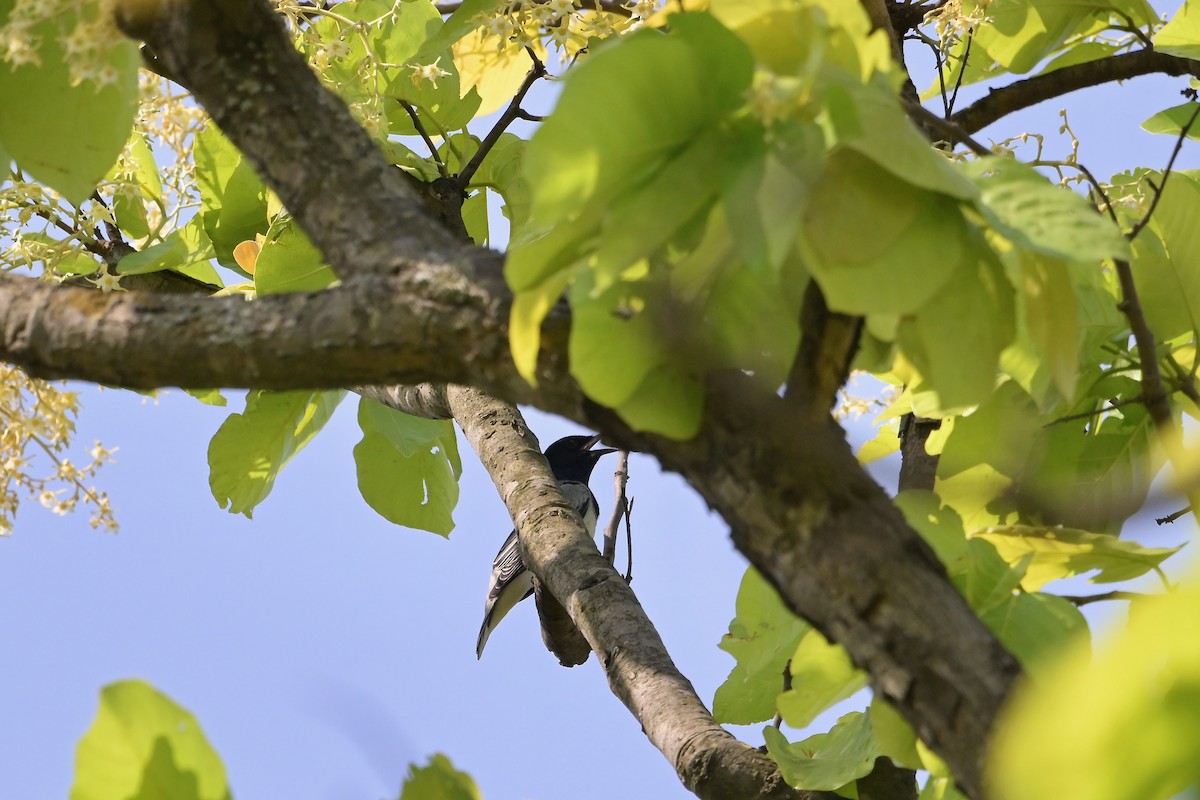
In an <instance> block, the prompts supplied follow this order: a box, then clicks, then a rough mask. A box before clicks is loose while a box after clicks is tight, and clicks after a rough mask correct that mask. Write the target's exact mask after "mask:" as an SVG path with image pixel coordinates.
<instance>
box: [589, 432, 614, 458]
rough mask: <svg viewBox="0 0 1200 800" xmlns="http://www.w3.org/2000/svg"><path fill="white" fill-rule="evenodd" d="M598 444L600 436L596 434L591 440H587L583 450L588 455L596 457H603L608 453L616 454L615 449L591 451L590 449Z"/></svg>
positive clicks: (603, 448) (604, 448)
mask: <svg viewBox="0 0 1200 800" xmlns="http://www.w3.org/2000/svg"><path fill="white" fill-rule="evenodd" d="M598 444H600V434H596V435H595V436H593V437H592V438H590V439H588V440H587V442H586V445H587V446H586V447H585V448H584V449H585V450H587V451H588V452H590V453H594V454H595V455H597V456H603V455H607V454H609V453H615V452H617V448H615V447H602V448H600V449H599V450H593V449H592V448H593V447H595V446H596V445H598Z"/></svg>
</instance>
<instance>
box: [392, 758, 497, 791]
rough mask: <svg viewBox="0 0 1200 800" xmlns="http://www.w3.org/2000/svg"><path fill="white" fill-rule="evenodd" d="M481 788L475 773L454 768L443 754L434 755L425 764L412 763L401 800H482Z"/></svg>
mask: <svg viewBox="0 0 1200 800" xmlns="http://www.w3.org/2000/svg"><path fill="white" fill-rule="evenodd" d="M481 797H482V795H480V793H479V787H477V786H476V785H475V781H473V780H471V776H470V775H468V774H467V773H465V772H461V771H459V770H457V769H455V768H454V765H453V764H451V763H450V759H448V758H446V757H445V756H444V755H442V754H441V753H435V754H434V755H433V756H431V757H430V759H429V763H428V764H427V765H426V766H424V767H418V766H416V765H415V764H411V765H409V768H408V776H407V777H405V779H404V788H403V790H401V792H400V800H480V798H481Z"/></svg>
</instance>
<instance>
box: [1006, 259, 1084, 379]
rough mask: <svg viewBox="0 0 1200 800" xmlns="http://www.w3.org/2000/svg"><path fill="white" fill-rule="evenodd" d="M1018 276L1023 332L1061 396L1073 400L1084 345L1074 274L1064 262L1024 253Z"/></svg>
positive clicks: (1018, 296) (1019, 262)
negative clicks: (1080, 330) (1081, 344)
mask: <svg viewBox="0 0 1200 800" xmlns="http://www.w3.org/2000/svg"><path fill="white" fill-rule="evenodd" d="M1015 278H1016V279H1015V280H1014V283H1015V284H1016V287H1017V298H1018V305H1019V308H1020V314H1019V318H1020V320H1021V322H1022V323H1023V324H1024V325H1023V327H1024V330H1023V333H1025V335H1026V336H1027V337H1028V341H1029V342H1030V343H1031V344H1032V345H1033V346H1034V348H1036V350H1037V353H1038V355H1039V356H1040V360H1041V364H1042V365H1043V366H1044V368H1045V369H1046V371H1047V372H1048V374H1049V375H1050V377H1051V378H1052V380H1053V382H1054V385H1055V387H1056V388H1057V389H1058V392H1059V395H1060V396H1061V397H1062V398H1063V399H1065V400H1067V401H1068V402H1069V401H1071V400H1072V399H1074V396H1075V380H1076V378H1077V376H1078V372H1079V346H1080V332H1079V311H1078V309H1077V307H1076V301H1075V287H1074V285H1073V283H1072V282H1071V273H1070V271H1069V270H1068V269H1067V265H1066V264H1064V263H1061V262H1059V261H1056V260H1054V259H1051V258H1045V257H1042V256H1039V255H1035V254H1033V253H1030V252H1022V253H1021V254H1020V257H1019V259H1018V266H1017V269H1016V275H1015Z"/></svg>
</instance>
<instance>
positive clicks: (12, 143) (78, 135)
mask: <svg viewBox="0 0 1200 800" xmlns="http://www.w3.org/2000/svg"><path fill="white" fill-rule="evenodd" d="M11 7H12V3H11V2H5V3H0V21H2V20H3V19H6V18H7V16H8V14H7V12H8V10H9V9H10V8H11ZM77 13H78V12H77V11H75V10H69V9H64V10H62V11H61V12H60V13H58V14H55V15H54V16H52V17H51V18H50V19H48V20H47V21H45V22H43V23H41V24H39V25H38V26H36V27H35V28H34V29H33V30H32V31H29V32H28V33H26V34H25V36H30V37H34V38H35V39H36V40H39V41H40V47H39V48H38V51H37V59H38V61H37V63H29V64H24V65H22V66H14V65H12V64H8V63H4V64H0V108H3V109H4V111H3V113H0V145H3V149H4V150H6V151H7V153H8V155H9V156H11V157H12V158H14V159H16V162H17V165H18V166H20V167H21V168H22V169H24V170H26V171H27V172H29V174H30V175H32V176H33V177H34V178H36V179H37V180H39V181H41V182H43V183H45V184H46V185H47V186H50V187H51V188H53V189H55V190H56V191H58V192H59V193H61V194H62V195H63V197H65V198H66V199H67V200H68V201H69V202H71V203H73V204H75V205H79V204H80V203H82V202H83V201H84V200H85V199H87V197H88V195H90V194H91V193H92V191H93V190H94V189H95V188H96V184H97V183H98V182H99V181H100V179H101V178H103V177H104V175H105V173H106V172H108V169H109V167H111V166H112V165H113V162H115V161H116V160H117V156H118V155H120V153H121V150H122V149H124V147H125V143H126V141H128V139H129V132H130V130H131V129H132V127H133V118H134V114H135V113H136V112H137V105H138V82H137V71H138V65H139V64H140V63H141V58H140V56H139V55H138V49H137V45H136V44H134V43H133V42H132V41H129V40H121V41H115V42H106V43H105V46H104V48H103V61H102V62H101V63H100V64H99V65H98V68H99V69H103V70H111V73H112V79H113V80H112V82H111V83H108V84H106V85H104V86H103V87H102V88H97V85H96V83H95V82H93V81H90V80H85V81H83V82H81V83H79V84H77V85H72V80H71V70H70V66H69V63H70V62H69V60H68V57H67V56H66V54H65V53H64V51H63V48H62V45H61V42H60V37H61V35H62V34H61V30H60V29H65V30H68V31H69V30H71V29H72V28H74V27H75V25H76V24H77V23H78V22H79V20H78V17H77ZM92 57H93V58H99V57H100V56H99V55H98V54H96V55H93V56H92ZM4 163H5V165H7V159H6V160H5V162H4Z"/></svg>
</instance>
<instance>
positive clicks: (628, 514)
mask: <svg viewBox="0 0 1200 800" xmlns="http://www.w3.org/2000/svg"><path fill="white" fill-rule="evenodd" d="M635 499H636V498H633V497H631V498H629V503H628V504H627V505H626V506H625V582H626V583H633V501H634V500H635Z"/></svg>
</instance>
